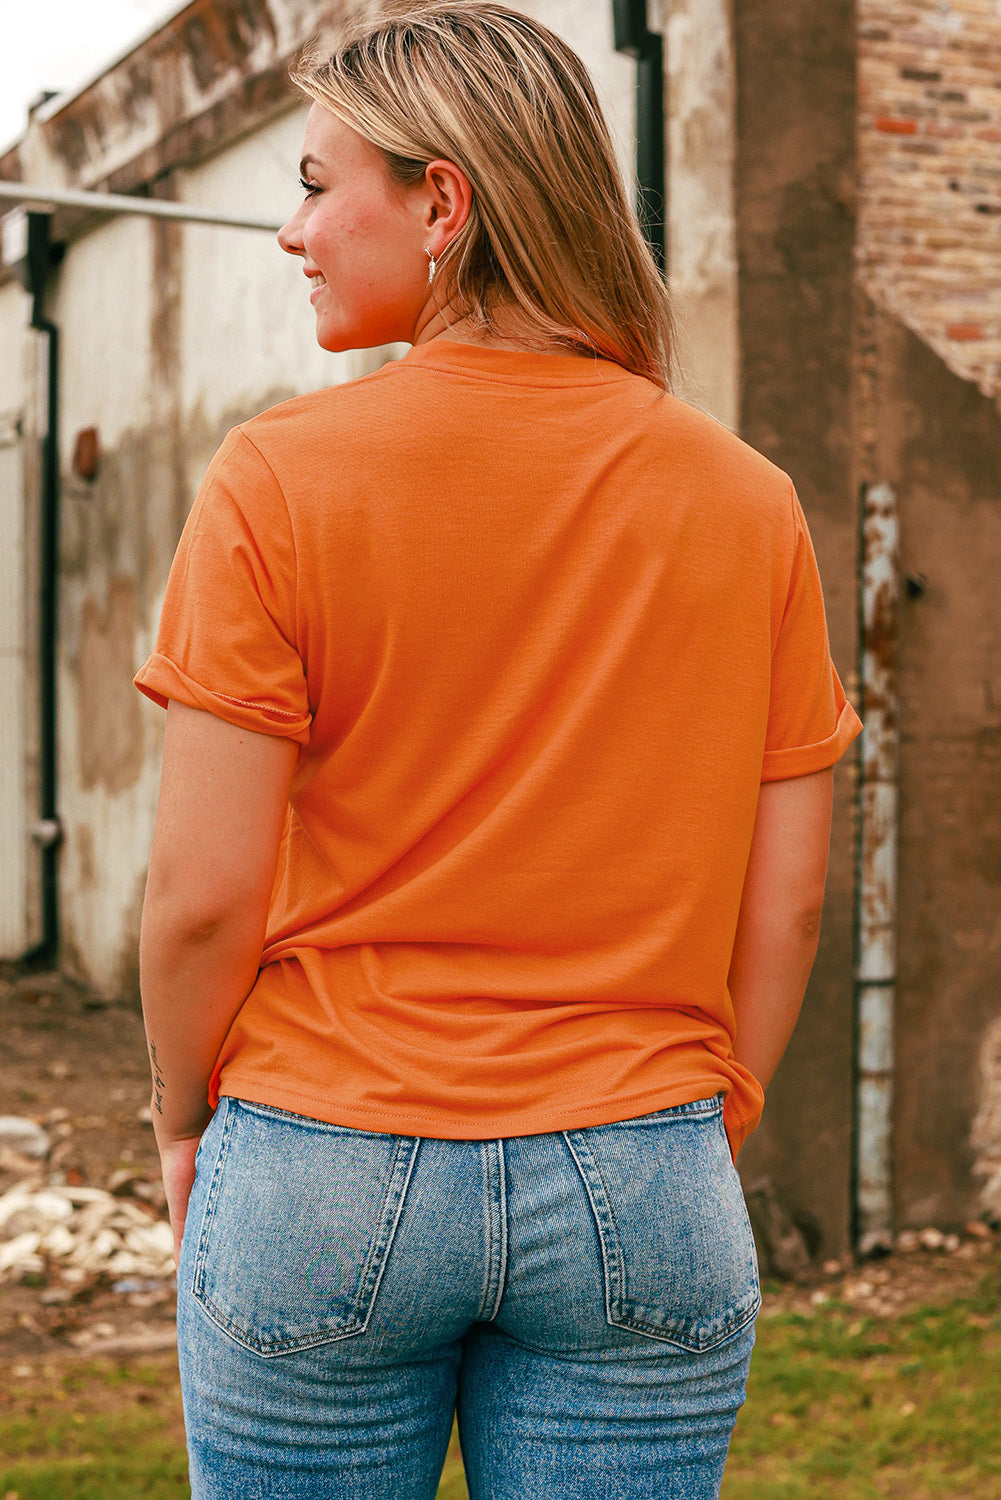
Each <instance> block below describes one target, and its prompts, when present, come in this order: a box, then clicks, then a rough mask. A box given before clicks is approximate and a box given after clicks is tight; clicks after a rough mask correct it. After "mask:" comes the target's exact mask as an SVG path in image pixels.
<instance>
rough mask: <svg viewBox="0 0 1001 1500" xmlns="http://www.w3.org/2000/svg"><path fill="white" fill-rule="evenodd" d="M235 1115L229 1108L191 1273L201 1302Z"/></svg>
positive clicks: (206, 1195)
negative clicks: (223, 1169) (220, 1185)
mask: <svg viewBox="0 0 1001 1500" xmlns="http://www.w3.org/2000/svg"><path fill="white" fill-rule="evenodd" d="M234 1113H235V1111H234V1109H233V1106H232V1105H229V1106H227V1109H226V1114H225V1116H224V1118H223V1122H222V1134H221V1136H220V1139H219V1149H218V1151H217V1152H216V1158H215V1161H214V1162H213V1163H212V1176H211V1178H210V1179H209V1186H208V1191H207V1192H206V1194H205V1209H204V1211H203V1213H202V1222H201V1224H200V1225H199V1226H198V1239H197V1241H196V1245H195V1263H194V1268H193V1270H192V1273H191V1290H192V1293H193V1294H194V1295H195V1296H198V1297H199V1300H201V1297H200V1294H203V1292H204V1277H205V1256H206V1253H207V1248H206V1247H207V1244H208V1235H209V1230H210V1229H211V1228H212V1220H213V1219H214V1218H215V1211H216V1206H217V1204H218V1202H219V1191H218V1189H219V1177H220V1175H221V1172H222V1164H223V1161H224V1160H225V1157H226V1153H227V1151H228V1149H229V1138H230V1135H231V1133H232V1128H233V1115H234Z"/></svg>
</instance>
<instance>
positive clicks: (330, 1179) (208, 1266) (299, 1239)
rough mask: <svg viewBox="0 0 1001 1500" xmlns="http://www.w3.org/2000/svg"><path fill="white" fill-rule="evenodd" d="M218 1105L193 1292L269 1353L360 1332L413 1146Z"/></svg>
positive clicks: (227, 1325)
mask: <svg viewBox="0 0 1001 1500" xmlns="http://www.w3.org/2000/svg"><path fill="white" fill-rule="evenodd" d="M219 1112H220V1114H222V1115H223V1116H224V1118H223V1120H222V1129H221V1132H220V1137H221V1138H220V1140H219V1144H218V1150H217V1154H216V1157H215V1160H214V1162H212V1163H211V1167H210V1163H209V1162H208V1161H206V1163H205V1169H206V1170H209V1169H211V1173H212V1176H211V1180H210V1183H209V1186H208V1191H207V1196H206V1202H205V1212H204V1215H203V1218H202V1224H201V1230H200V1233H199V1238H198V1245H197V1249H196V1252H195V1262H194V1277H193V1283H192V1291H193V1293H194V1296H195V1298H196V1299H197V1300H198V1301H199V1302H200V1303H201V1305H202V1307H203V1308H204V1309H205V1311H206V1312H207V1313H208V1314H209V1316H210V1317H211V1318H212V1319H213V1321H214V1322H216V1323H218V1325H219V1326H220V1328H223V1329H224V1330H225V1331H226V1332H227V1333H228V1334H229V1335H230V1336H231V1337H232V1338H234V1339H236V1341H237V1342H238V1343H240V1344H242V1345H244V1347H245V1348H248V1349H252V1350H255V1351H256V1352H257V1353H259V1354H263V1355H277V1354H287V1353H290V1352H292V1351H293V1350H297V1349H308V1348H311V1347H313V1346H314V1345H317V1344H325V1343H331V1342H333V1341H334V1340H336V1339H345V1338H350V1337H352V1336H353V1335H354V1334H358V1333H363V1332H364V1330H365V1328H366V1327H367V1325H368V1321H369V1319H370V1317H371V1315H372V1308H373V1305H374V1303H375V1297H376V1293H377V1292H378V1289H379V1282H380V1281H381V1279H382V1273H383V1270H384V1268H385V1265H386V1261H387V1258H388V1256H389V1251H390V1247H391V1245H392V1242H393V1236H394V1234H395V1232H396V1226H397V1224H398V1222H399V1218H400V1214H401V1212H402V1210H403V1201H404V1197H405V1194H406V1190H407V1185H408V1183H409V1181H410V1175H411V1172H412V1170H413V1165H414V1161H415V1158H416V1156H417V1149H418V1144H419V1143H418V1141H417V1140H414V1139H408V1138H406V1137H401V1136H392V1135H375V1134H370V1133H368V1132H366V1131H361V1130H349V1129H345V1128H342V1127H340V1126H336V1125H326V1124H324V1123H323V1122H321V1121H317V1120H308V1119H305V1118H304V1117H302V1116H301V1115H290V1114H287V1113H285V1112H284V1111H282V1110H277V1109H271V1108H269V1107H268V1106H266V1105H260V1104H247V1103H244V1102H242V1101H239V1100H236V1099H224V1100H222V1101H221V1102H220V1110H219ZM214 1123H217V1122H214Z"/></svg>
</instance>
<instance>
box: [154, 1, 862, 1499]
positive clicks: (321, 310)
mask: <svg viewBox="0 0 1001 1500" xmlns="http://www.w3.org/2000/svg"><path fill="white" fill-rule="evenodd" d="M295 81H296V82H297V84H298V86H299V87H300V89H302V90H303V91H304V92H305V94H306V95H307V96H308V97H309V98H310V99H311V100H312V101H313V103H312V108H311V110H310V113H309V118H308V123H307V127H306V141H305V148H304V156H303V162H302V176H303V188H304V194H305V197H304V201H303V203H302V206H301V207H300V208H299V210H298V212H297V213H296V214H295V215H294V217H293V218H292V219H291V220H290V221H289V223H288V224H287V225H286V226H285V227H284V229H283V230H282V231H281V235H280V237H279V238H280V243H281V245H282V247H283V249H285V250H286V251H288V252H289V254H291V255H293V256H295V257H297V258H298V259H299V260H301V262H302V270H303V272H304V274H305V275H306V276H307V277H308V279H309V281H310V283H311V287H312V291H311V294H310V300H311V302H312V304H313V307H314V311H315V315H316V334H317V338H318V340H319V342H320V344H321V345H322V346H323V347H324V348H325V349H330V350H341V349H349V348H357V347H370V346H373V345H380V344H385V343H390V342H396V341H402V342H408V343H411V344H412V345H413V348H412V350H411V351H410V353H408V354H407V356H406V357H405V358H404V359H402V360H401V361H398V362H395V363H392V364H390V365H388V366H386V367H385V368H383V369H382V370H380V371H378V372H377V373H376V374H374V375H371V376H368V377H366V378H365V379H362V380H359V381H356V382H353V383H351V384H347V385H342V386H339V387H336V388H334V389H331V390H327V391H320V392H316V393H313V394H311V395H308V396H304V397H301V398H298V399H297V400H294V401H291V402H287V403H285V404H284V405H282V406H279V407H277V408H275V409H274V410H272V411H270V412H266V413H264V414H263V415H262V416H260V417H258V418H255V419H254V420H253V421H251V422H248V423H245V424H244V425H243V426H242V427H240V428H237V429H236V430H235V431H234V432H232V433H231V434H230V435H229V437H228V438H227V439H226V441H225V442H224V443H223V446H222V448H221V449H220V450H219V453H218V454H217V455H216V457H215V459H214V460H213V462H212V465H211V466H210V468H209V471H208V474H207V476H206V479H205V482H204V484H203V486H202V489H201V491H200V493H199V496H198V499H197V501H196V504H195V506H194V509H193V511H192V514H191V517H190V519H189V521H188V523H187V526H186V529H185V533H184V536H183V538H182V541H181V545H180V548H179V551H178V555H177V558H176V560H175V563H174V567H173V570H172V573H171V579H170V584H169V587H168V590H167V595H166V601H165V604H164V609H163V617H162V622H161V628H160V636H159V640H158V643H157V650H156V652H155V654H154V655H153V656H152V657H151V658H150V659H149V661H148V662H147V663H146V665H145V666H144V667H143V669H142V670H141V672H140V673H139V675H138V677H137V683H138V685H139V686H140V688H141V689H142V690H143V691H144V692H146V693H147V694H148V695H149V696H150V697H152V698H154V699H155V700H156V701H157V702H160V703H162V704H167V703H168V702H169V713H168V718H167V732H166V743H165V750H164V765H163V781H162V790H161V800H160V808H159V812H158V819H157V828H156V835H155V839H154V847H153V853H152V860H151V866H150V875H149V886H148V892H147V901H146V909H145V915H144V925H143V941H142V983H143V997H144V1007H145V1014H146V1022H147V1030H148V1034H149V1039H150V1054H151V1059H152V1064H153V1074H154V1109H155V1114H154V1123H155V1127H156V1132H157V1140H158V1144H159V1147H160V1154H161V1160H162V1163H163V1172H164V1180H165V1184H166V1189H167V1197H168V1204H169V1208H170V1214H171V1220H172V1222H173V1225H174V1230H175V1234H176V1235H177V1238H178V1243H179V1257H180V1262H179V1263H180V1269H179V1344H180V1354H181V1368H182V1384H183V1391H184V1403H185V1419H186V1425H187V1431H188V1441H189V1449H190V1455H191V1473H192V1488H193V1493H194V1495H195V1496H196V1497H198V1500H207V1497H216V1496H219V1497H221V1496H224V1495H225V1496H227V1497H228V1496H265V1495H267V1496H271V1495H274V1496H283V1497H288V1496H292V1497H306V1496H308V1497H310V1500H317V1497H326V1496H337V1497H356V1496H357V1497H362V1496H364V1497H366V1500H379V1497H390V1496H392V1497H394V1500H400V1497H406V1500H420V1497H425V1496H426V1497H430V1496H433V1494H434V1492H435V1488H436V1485H437V1482H438V1477H439V1475H440V1472H441V1466H442V1462H443V1458H444V1454H445V1450H446V1446H447V1443H448V1439H449V1432H450V1429H451V1425H452V1419H453V1414H454V1412H455V1411H456V1409H457V1410H458V1417H459V1425H460V1435H461V1441H462V1448H463V1456H464V1461H465V1464H466V1470H467V1475H468V1480H469V1486H470V1493H471V1495H472V1496H473V1497H474V1500H476V1497H487V1496H490V1497H492V1500H505V1497H511V1500H513V1497H516V1496H517V1497H519V1500H521V1497H523V1496H524V1495H525V1494H527V1493H536V1494H539V1495H544V1496H546V1497H547V1500H561V1497H565V1500H570V1497H584V1496H586V1497H590V1500H598V1497H608V1500H612V1497H614V1500H639V1497H644V1496H654V1495H656V1496H658V1497H663V1496H685V1497H697V1500H702V1497H708V1496H714V1495H716V1494H718V1490H719V1484H720V1478H721V1474H722V1468H723V1463H724V1460H725V1456H726V1449H727V1444H728V1442H729V1437H730V1432H731V1430H732V1426H733V1422H734V1419H735V1416H736V1412H737V1409H738V1407H739V1405H740V1402H741V1400H742V1399H743V1391H744V1383H745V1379H746V1374H747V1367H748V1361H749V1358H750V1348H751V1343H752V1340H753V1324H754V1316H755V1312H756V1310H757V1304H758V1291H757V1278H756V1270H755V1264H754V1253H753V1245H752V1241H751V1237H750V1233H749V1229H748V1225H747V1219H746V1214H745V1212H744V1207H743V1202H742V1198H741V1194H740V1187H739V1181H738V1179H737V1176H736V1172H735V1169H734V1166H733V1161H732V1157H733V1156H734V1155H735V1154H736V1152H737V1150H738V1149H739V1146H740V1144H741V1142H742V1140H743V1139H744V1137H745V1136H746V1134H747V1132H748V1131H749V1130H750V1129H752V1128H753V1126H754V1124H755V1123H756V1121H757V1119H758V1116H759V1114H760V1109H761V1102H762V1090H763V1088H764V1086H765V1085H766V1084H767V1083H768V1080H769V1078H770V1076H771V1074H772V1072H773V1070H774V1068H775V1066H776V1064H777V1063H778V1060H779V1057H780V1056H781V1054H782V1051H783V1049H784V1047H785V1045H786V1042H787V1040H788V1037H789V1034H790V1032H791V1030H792V1027H793V1025H794V1022H795V1019H796V1015H797V1012H798V1009H799V1005H800V1002H801V999H802V994H803V990H804V986H805V983H806V979H807V975H808V973H809V970H810V966H811V964H812V961H813V957H814V952H815V947H816V941H817V930H818V922H819V914H820V907H821V902H822V895H823V885H824V875H825V868H826V857H827V842H828V834H829V824H830V806H831V775H832V772H831V767H832V766H833V764H834V762H835V761H836V760H837V759H838V758H839V757H840V756H841V754H842V753H843V751H844V749H845V747H846V746H847V745H848V743H849V742H850V740H851V739H852V738H853V737H854V735H855V733H856V732H857V728H858V725H857V720H856V719H855V716H854V714H853V712H852V710H851V708H850V707H849V706H848V705H847V703H846V702H845V699H844V694H843V692H842V690H841V686H840V683H839V682H838V679H837V676H836V674H835V672H834V669H833V666H832V665H831V661H830V657H829V654H828V646H827V635H826V628H825V624H824V614H823V604H822V599H821V593H820V586H819V582H818V579H817V574H816V567H815V563H814V560H813V554H812V551H811V548H810V543H809V539H808V536H807V533H806V527H805V523H804V521H803V517H802V513H801V511H800V509H799V506H798V503H797V501H796V498H795V495H794V493H793V491H792V487H791V485H790V483H789V481H788V479H787V478H786V477H785V476H784V475H782V474H780V473H779V472H778V471H777V470H776V469H774V468H773V467H772V466H771V465H770V464H769V463H767V462H766V461H765V460H764V459H763V458H761V457H759V456H758V455H757V454H755V453H753V452H751V451H750V450H749V449H747V448H746V447H745V446H744V445H743V444H741V443H740V442H739V441H738V440H737V439H735V438H733V437H732V436H730V435H729V434H728V433H726V432H725V431H723V430H722V429H721V428H719V427H717V426H716V425H715V424H714V423H712V422H711V421H709V420H708V419H706V418H704V417H702V416H700V415H698V414H696V413H695V412H693V411H691V410H689V409H688V408H686V407H685V406H683V405H682V404H681V403H679V402H677V401H675V400H674V399H673V398H672V397H671V396H670V395H668V394H667V393H666V386H667V383H668V362H669V317H668V312H667V307H666V302H665V294H664V290H663V286H662V284H661V282H660V280H659V278H658V276H657V272H656V269H655V266H654V263H653V261H652V259H651V257H650V255H649V253H648V251H647V249H646V246H645V244H644V241H643V239H642V235H641V233H640V231H639V228H638V225H637V223H636V219H635V216H634V214H633V212H632V210H631V208H630V207H629V204H628V200H627V196H626V193H625V191H624V189H623V186H622V184H621V182H620V180H619V176H618V173H617V169H616V166H615V159H614V154H613V150H612V146H611V143H610V141H609V137H608V133H607V130H606V127H605V125H604V123H603V121H602V118H601V113H600V110H599V107H598V104H597V102H596V100H595V96H594V93H593V89H592V87H591V84H590V82H589V80H588V78H587V75H586V73H585V71H584V69H583V67H582V65H581V64H580V62H579V60H578V59H577V58H576V57H575V56H574V54H573V53H572V52H571V51H570V50H569V49H568V48H567V47H566V46H565V45H564V44H563V43H562V42H560V41H559V40H558V39H557V38H556V37H555V36H553V35H552V34H551V33H550V32H548V31H547V30H546V29H545V28H544V27H542V26H540V25H539V24H537V23H536V22H534V21H531V20H529V19H528V18H527V17H525V16H522V15H519V14H517V13H515V12H513V11H509V10H507V9H505V8H504V7H502V6H499V5H493V4H478V3H468V4H467V3H461V4H456V3H446V4H432V5H429V6H425V7H423V8H421V9H420V10H416V11H414V12H410V13H407V14H406V15H403V16H398V17H396V18H395V19H391V20H388V21H385V22H384V23H382V24H380V25H373V26H371V27H369V28H368V29H367V30H364V31H362V32H360V33H358V34H357V35H356V36H355V37H354V38H353V39H349V40H348V41H346V42H345V43H344V44H343V45H342V46H341V47H340V48H339V49H338V51H337V53H336V54H335V55H334V56H333V57H331V58H329V59H326V60H323V61H318V62H311V63H307V64H306V65H304V66H303V67H302V68H301V69H300V70H299V71H298V73H297V74H296V76H295ZM196 1152H197V1171H196V1159H195V1158H196ZM182 1231H183V1241H182V1239H181V1236H182Z"/></svg>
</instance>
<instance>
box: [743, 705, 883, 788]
mask: <svg viewBox="0 0 1001 1500" xmlns="http://www.w3.org/2000/svg"><path fill="white" fill-rule="evenodd" d="M861 729H862V721H861V719H860V718H859V716H858V714H857V713H856V712H855V710H854V709H853V708H852V706H851V704H850V703H845V704H844V705H843V706H842V709H841V712H840V714H839V715H838V722H837V724H836V725H835V727H834V732H833V733H832V734H829V735H828V737H827V738H826V739H824V740H817V741H816V742H815V743H814V744H812V745H794V746H793V747H792V748H790V749H787V750H766V751H765V756H764V760H763V761H762V765H761V779H762V781H786V780H788V779H790V778H791V777H793V776H809V775H810V774H811V773H812V772H814V771H826V770H827V768H828V766H833V765H834V764H835V763H836V762H837V761H839V760H840V759H841V757H842V755H844V753H845V751H846V750H847V749H848V746H849V745H850V744H851V742H852V740H853V739H855V737H856V735H858V734H859V733H860V732H861Z"/></svg>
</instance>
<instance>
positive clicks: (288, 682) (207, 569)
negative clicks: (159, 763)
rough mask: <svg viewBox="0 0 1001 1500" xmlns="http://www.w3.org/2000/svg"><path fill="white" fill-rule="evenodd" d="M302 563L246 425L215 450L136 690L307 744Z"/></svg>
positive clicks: (281, 503) (158, 700)
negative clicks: (299, 640)
mask: <svg viewBox="0 0 1001 1500" xmlns="http://www.w3.org/2000/svg"><path fill="white" fill-rule="evenodd" d="M296 576H297V575H296V557H295V540H294V536H293V531H292V524H291V521H290V519H289V514H288V509H287V507H286V504H285V499H284V496H283V495H282V493H281V489H280V487H279V485H278V482H277V480H276V479H275V477H274V475H273V473H272V472H271V469H270V468H269V466H268V464H267V462H266V461H265V459H264V458H263V457H262V455H261V454H260V453H259V452H258V450H257V448H256V447H255V446H254V444H253V443H252V442H251V441H250V439H249V438H248V437H247V436H246V435H245V434H244V433H243V432H241V430H240V429H239V428H236V429H234V431H232V432H231V433H230V434H229V436H228V437H227V438H226V439H225V441H224V442H223V444H222V446H221V448H220V449H219V451H218V452H217V453H216V455H215V457H214V458H213V460H212V462H211V464H210V465H209V468H208V471H207V473H206V475H205V479H204V480H203V482H202V485H201V488H200V489H199V491H198V495H197V497H196V499H195V503H194V505H193V506H192V509H191V513H190V515H189V516H188V519H187V522H186V524H185V527H184V531H183V533H182V535H181V540H180V544H179V546H178V548H177V553H176V555H175V557H174V561H173V564H172V566H171V569H170V576H169V578H168V580H167V590H166V594H165V596H164V602H163V610H162V612H161V615H160V628H159V631H158V634H157V641H156V650H155V651H154V652H153V654H152V656H150V658H149V659H148V661H146V662H145V664H144V665H143V666H142V668H141V669H140V670H139V672H138V673H137V674H136V678H135V685H136V687H137V688H138V689H139V691H140V692H142V693H145V694H146V696H147V697H148V698H152V700H153V701H154V703H158V704H160V706H161V707H166V704H167V702H168V700H169V699H172V698H173V699H176V700H177V701H178V702H180V703H186V704H188V705H189V706H190V707H191V708H200V709H204V710H205V711H207V712H208V713H211V714H215V716H216V717H217V718H220V719H225V720H227V721H228V722H229V723H231V724H237V725H240V726H241V727H243V728H246V729H252V730H255V731H257V732H258V733H262V734H273V735H279V736H281V737H283V738H287V739H291V740H296V741H297V742H298V743H299V744H306V743H307V741H308V739H309V731H310V722H311V716H310V708H309V701H308V695H307V688H306V677H305V672H304V669H303V663H302V659H301V657H300V655H299V651H298V649H297V645H296V634H297V632H296Z"/></svg>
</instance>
